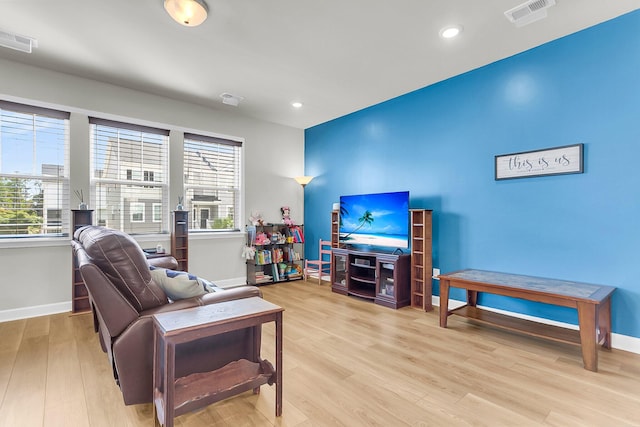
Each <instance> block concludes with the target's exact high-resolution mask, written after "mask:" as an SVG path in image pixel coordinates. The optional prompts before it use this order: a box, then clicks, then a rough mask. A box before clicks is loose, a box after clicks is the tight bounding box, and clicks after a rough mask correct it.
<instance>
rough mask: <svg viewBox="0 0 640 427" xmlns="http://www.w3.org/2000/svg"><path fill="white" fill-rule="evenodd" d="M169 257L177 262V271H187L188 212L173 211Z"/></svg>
mask: <svg viewBox="0 0 640 427" xmlns="http://www.w3.org/2000/svg"><path fill="white" fill-rule="evenodd" d="M171 255H173V257H174V258H175V259H176V261H178V270H180V271H189V212H187V211H173V221H172V224H171Z"/></svg>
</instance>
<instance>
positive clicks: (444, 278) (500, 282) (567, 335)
mask: <svg viewBox="0 0 640 427" xmlns="http://www.w3.org/2000/svg"><path fill="white" fill-rule="evenodd" d="M438 277H439V279H440V326H441V327H443V328H446V327H447V318H448V317H449V316H450V315H451V314H456V315H459V316H463V317H466V318H469V319H473V320H475V321H477V322H480V323H486V324H490V325H494V326H497V327H501V328H504V329H508V330H511V331H517V332H522V333H526V334H529V335H533V336H537V337H545V338H549V339H552V340H555V341H559V342H564V343H569V344H574V345H579V346H581V348H582V360H583V362H584V367H585V369H588V370H590V371H594V372H595V371H597V370H598V348H597V347H598V345H602V346H603V347H604V348H607V349H610V348H611V295H612V294H613V292H614V291H615V288H614V287H611V286H601V285H592V284H587V283H578V282H571V281H565V280H554V279H544V278H540V277H531V276H522V275H517V274H506V273H496V272H492V271H482V270H461V271H456V272H453V273H447V274H441V275H440V276H438ZM451 287H455V288H462V289H466V291H467V304H466V305H464V306H462V307H459V308H456V309H454V310H448V306H449V288H451ZM478 292H486V293H491V294H496V295H504V296H508V297H515V298H521V299H524V300H528V301H536V302H542V303H547V304H553V305H559V306H563V307H571V308H575V309H577V310H578V326H579V330H578V331H575V330H572V329H567V328H561V327H558V326H552V325H544V324H541V323H537V322H532V321H529V320H524V319H518V318H515V317H512V316H505V315H503V314H498V313H495V312H492V311H488V310H483V309H480V308H478V307H477V306H476V304H477V301H478Z"/></svg>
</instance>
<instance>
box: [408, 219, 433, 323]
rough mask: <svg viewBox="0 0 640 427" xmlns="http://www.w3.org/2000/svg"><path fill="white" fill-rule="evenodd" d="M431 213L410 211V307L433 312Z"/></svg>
mask: <svg viewBox="0 0 640 427" xmlns="http://www.w3.org/2000/svg"><path fill="white" fill-rule="evenodd" d="M431 217H432V211H430V210H425V209H411V307H415V308H420V309H422V310H424V311H431V310H433V305H432V302H431V299H432V294H433V292H432V287H433V286H432V282H431V280H432V279H431V272H432V270H433V260H432V245H433V243H432V237H431V231H432V230H431V227H432V225H431V223H432V219H431Z"/></svg>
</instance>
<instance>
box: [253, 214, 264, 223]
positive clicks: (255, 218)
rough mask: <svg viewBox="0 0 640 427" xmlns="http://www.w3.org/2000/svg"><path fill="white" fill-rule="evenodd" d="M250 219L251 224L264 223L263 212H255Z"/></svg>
mask: <svg viewBox="0 0 640 427" xmlns="http://www.w3.org/2000/svg"><path fill="white" fill-rule="evenodd" d="M249 221H250V222H251V225H264V220H263V219H262V214H261V213H260V212H254V213H252V214H251V215H250V216H249Z"/></svg>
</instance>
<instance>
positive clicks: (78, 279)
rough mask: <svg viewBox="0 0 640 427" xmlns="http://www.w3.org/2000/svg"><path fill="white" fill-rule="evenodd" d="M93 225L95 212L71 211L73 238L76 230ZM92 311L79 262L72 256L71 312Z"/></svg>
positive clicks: (85, 210)
mask: <svg viewBox="0 0 640 427" xmlns="http://www.w3.org/2000/svg"><path fill="white" fill-rule="evenodd" d="M92 224H93V210H91V209H72V210H71V238H72V239H73V235H74V234H75V232H76V230H77V229H79V228H81V227H84V226H85V225H92ZM89 310H91V302H90V301H89V292H88V291H87V287H86V286H85V284H84V281H83V280H82V276H81V275H80V269H79V267H78V260H77V258H76V256H75V255H74V254H73V252H72V255H71V312H72V313H85V312H87V311H89Z"/></svg>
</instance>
